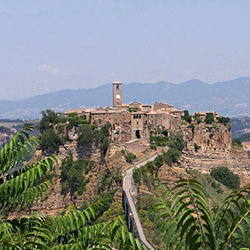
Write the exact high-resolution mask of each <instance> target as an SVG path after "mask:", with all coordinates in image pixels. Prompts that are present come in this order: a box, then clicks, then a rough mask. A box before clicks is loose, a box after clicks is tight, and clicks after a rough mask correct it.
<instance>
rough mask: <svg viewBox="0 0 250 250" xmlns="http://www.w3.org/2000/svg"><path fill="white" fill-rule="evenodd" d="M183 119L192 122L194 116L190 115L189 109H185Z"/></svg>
mask: <svg viewBox="0 0 250 250" xmlns="http://www.w3.org/2000/svg"><path fill="white" fill-rule="evenodd" d="M182 119H183V120H185V121H186V122H188V123H191V121H192V117H191V115H189V112H188V110H184V116H183V117H182Z"/></svg>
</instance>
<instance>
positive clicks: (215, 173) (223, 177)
mask: <svg viewBox="0 0 250 250" xmlns="http://www.w3.org/2000/svg"><path fill="white" fill-rule="evenodd" d="M210 174H211V176H212V177H213V178H214V179H216V180H217V181H218V182H220V183H222V184H223V185H225V186H226V187H228V188H230V189H235V188H239V186H240V177H239V176H238V175H237V174H234V173H233V172H232V171H231V170H229V169H228V168H227V167H218V168H213V169H212V171H211V173H210Z"/></svg>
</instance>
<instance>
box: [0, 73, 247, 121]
mask: <svg viewBox="0 0 250 250" xmlns="http://www.w3.org/2000/svg"><path fill="white" fill-rule="evenodd" d="M249 96H250V77H241V78H237V79H234V80H232V81H225V82H217V83H214V84H208V83H206V82H202V81H200V80H190V81H186V82H183V83H181V84H178V85H176V84H173V83H169V82H157V83H136V82H134V83H130V84H124V85H123V102H124V103H129V102H132V101H134V100H137V101H139V102H142V103H147V104H152V103H154V102H155V101H163V102H167V103H170V104H173V105H175V106H176V107H177V108H180V109H189V110H190V111H191V112H194V111H198V110H215V111H217V112H218V113H220V114H221V115H227V116H243V115H245V116H247V115H250V98H249ZM108 105H110V106H111V105H112V85H111V84H106V85H102V86H100V87H98V88H92V89H78V90H71V89H66V90H61V91H56V92H51V93H47V94H43V95H39V96H35V97H31V98H28V99H24V100H20V101H0V118H11V119H15V118H22V119H29V118H37V117H39V116H40V112H41V110H44V109H47V108H50V109H53V110H55V111H58V112H63V111H65V110H68V109H73V108H77V107H98V106H108Z"/></svg>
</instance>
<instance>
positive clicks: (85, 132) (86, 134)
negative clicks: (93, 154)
mask: <svg viewBox="0 0 250 250" xmlns="http://www.w3.org/2000/svg"><path fill="white" fill-rule="evenodd" d="M77 134H78V139H77V144H78V146H86V147H90V146H91V145H92V144H93V142H94V137H95V132H94V130H93V127H92V126H91V125H89V124H83V125H81V126H80V127H79V129H78V131H77Z"/></svg>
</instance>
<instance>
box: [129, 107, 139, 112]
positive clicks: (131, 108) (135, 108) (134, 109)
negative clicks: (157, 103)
mask: <svg viewBox="0 0 250 250" xmlns="http://www.w3.org/2000/svg"><path fill="white" fill-rule="evenodd" d="M137 110H138V108H137V107H129V108H128V112H136V111H137Z"/></svg>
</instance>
